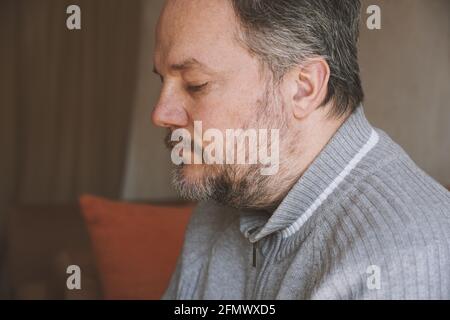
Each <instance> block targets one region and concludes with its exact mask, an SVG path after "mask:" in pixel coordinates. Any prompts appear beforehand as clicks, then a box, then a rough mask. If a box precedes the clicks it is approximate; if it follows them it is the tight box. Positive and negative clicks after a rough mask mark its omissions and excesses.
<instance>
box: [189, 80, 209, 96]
mask: <svg viewBox="0 0 450 320" xmlns="http://www.w3.org/2000/svg"><path fill="white" fill-rule="evenodd" d="M207 85H208V82H206V83H204V84H201V85H199V86H188V87H187V90H188V91H189V92H192V93H197V92H200V91H202V89H204V88H205V87H206V86H207Z"/></svg>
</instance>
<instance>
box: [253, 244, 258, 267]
mask: <svg viewBox="0 0 450 320" xmlns="http://www.w3.org/2000/svg"><path fill="white" fill-rule="evenodd" d="M256 245H257V242H253V268H256V253H257V250H256V249H257V247H256Z"/></svg>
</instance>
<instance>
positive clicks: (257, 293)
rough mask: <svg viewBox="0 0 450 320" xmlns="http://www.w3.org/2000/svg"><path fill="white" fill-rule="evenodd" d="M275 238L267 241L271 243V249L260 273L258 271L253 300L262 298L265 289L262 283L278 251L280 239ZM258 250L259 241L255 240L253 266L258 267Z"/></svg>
mask: <svg viewBox="0 0 450 320" xmlns="http://www.w3.org/2000/svg"><path fill="white" fill-rule="evenodd" d="M267 240H268V239H267ZM267 240H266V241H267ZM273 240H274V242H272V243H267V244H268V245H271V248H270V249H269V251H268V253H267V256H266V257H265V259H264V260H263V261H262V263H261V269H260V272H259V274H258V273H257V276H256V282H255V286H254V289H253V295H252V300H257V299H260V295H261V292H262V290H263V289H264V288H262V287H261V283H262V282H263V281H264V279H265V278H267V275H268V271H267V270H268V269H269V265H270V264H271V263H272V262H273V260H274V255H275V253H276V251H277V248H278V247H279V243H278V239H273ZM257 252H258V251H257V242H254V243H253V266H254V267H256V265H257V264H256V262H257V261H256V255H257ZM256 272H258V270H256Z"/></svg>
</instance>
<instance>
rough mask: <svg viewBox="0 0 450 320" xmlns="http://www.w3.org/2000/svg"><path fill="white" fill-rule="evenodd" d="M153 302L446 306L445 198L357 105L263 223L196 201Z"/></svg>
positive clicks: (448, 214) (449, 197)
mask: <svg viewBox="0 0 450 320" xmlns="http://www.w3.org/2000/svg"><path fill="white" fill-rule="evenodd" d="M163 298H164V299H450V193H449V192H448V191H447V190H445V189H444V188H443V187H442V186H441V185H439V184H438V183H436V182H435V181H434V180H433V179H432V178H430V177H429V176H428V175H427V174H425V173H424V172H423V171H422V170H421V169H419V168H418V167H417V166H416V165H415V164H414V162H413V161H412V160H411V159H410V158H409V157H408V156H407V155H406V153H405V152H404V151H403V150H402V149H401V148H400V147H399V146H398V145H397V144H395V143H394V142H393V141H392V140H391V139H390V138H389V137H388V136H387V135H386V134H385V133H384V132H382V131H380V130H378V129H374V128H373V127H372V126H371V125H370V124H369V123H368V122H367V120H366V118H365V116H364V112H363V108H362V107H359V108H358V109H357V110H356V111H355V112H354V113H353V114H352V115H351V116H350V117H349V119H348V120H347V121H346V122H345V123H344V124H343V125H342V126H341V128H340V129H339V130H338V132H337V133H336V134H335V135H334V136H333V138H332V139H331V140H330V141H329V143H328V144H327V146H326V147H325V148H324V149H323V151H322V152H321V153H320V154H319V156H318V157H317V158H316V159H315V161H314V162H313V163H312V164H311V165H310V167H309V168H308V169H307V171H306V172H305V173H304V174H303V176H302V177H301V178H300V179H299V181H298V182H297V183H296V184H295V185H294V187H293V188H292V189H291V191H290V192H289V193H288V195H287V196H286V197H285V199H284V200H283V202H282V203H281V205H280V206H279V207H278V208H277V209H276V210H275V212H274V213H273V214H272V215H270V216H269V215H267V214H264V213H262V212H261V213H255V212H242V211H241V212H238V211H237V210H233V209H230V208H226V207H222V206H219V205H217V204H215V203H211V202H209V203H208V202H206V203H201V204H199V205H198V207H197V208H196V210H195V212H194V214H193V216H192V218H191V220H190V223H189V225H188V228H187V232H186V236H185V243H184V246H183V251H182V254H181V256H180V257H179V259H178V263H177V267H176V270H175V272H174V274H173V276H172V279H171V282H170V285H169V287H168V289H167V291H166V293H165V295H164V297H163Z"/></svg>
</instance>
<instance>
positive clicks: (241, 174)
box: [169, 87, 294, 211]
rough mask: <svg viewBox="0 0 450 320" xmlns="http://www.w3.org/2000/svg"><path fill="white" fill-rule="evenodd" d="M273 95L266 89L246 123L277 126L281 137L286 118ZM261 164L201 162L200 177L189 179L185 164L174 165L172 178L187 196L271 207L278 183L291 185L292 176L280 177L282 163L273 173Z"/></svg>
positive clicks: (234, 204) (240, 205)
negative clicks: (254, 115)
mask: <svg viewBox="0 0 450 320" xmlns="http://www.w3.org/2000/svg"><path fill="white" fill-rule="evenodd" d="M266 89H269V87H267V88H266ZM275 97H276V96H275V92H274V91H269V90H265V94H264V96H263V97H262V99H261V100H260V101H259V102H258V104H257V105H258V108H257V109H258V113H257V119H256V120H255V121H254V122H252V124H250V125H247V126H245V127H247V128H250V127H253V128H267V129H271V128H273V129H279V130H280V140H281V141H283V139H282V138H281V137H282V136H287V121H286V119H285V118H284V116H283V106H282V104H281V103H279V102H276V101H275ZM169 139H170V136H169ZM280 145H282V142H280ZM281 150H282V148H280V152H281ZM262 167H263V165H261V164H252V165H235V164H234V165H230V164H223V165H207V166H203V170H204V172H203V173H202V175H201V178H200V179H195V181H190V180H189V179H187V178H186V176H185V174H184V170H185V167H184V165H180V166H177V167H176V168H175V169H174V171H173V179H172V181H173V185H174V186H175V188H176V190H177V191H178V193H179V194H180V195H181V196H182V197H183V198H185V199H187V200H191V201H205V200H214V201H216V202H217V203H219V204H222V205H225V206H229V207H233V208H236V209H256V210H269V211H273V210H274V209H275V208H276V207H277V206H278V205H279V203H280V202H281V200H282V198H283V197H284V194H283V192H281V193H280V190H282V189H283V186H280V183H283V184H285V185H286V186H285V187H286V188H287V189H290V187H291V186H292V184H293V182H294V180H292V177H287V176H286V177H284V178H283V176H285V175H286V174H284V173H283V172H282V170H283V169H282V168H281V167H280V170H279V172H278V173H277V174H276V175H274V176H265V175H262V174H261V171H260V170H261V168H262Z"/></svg>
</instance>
